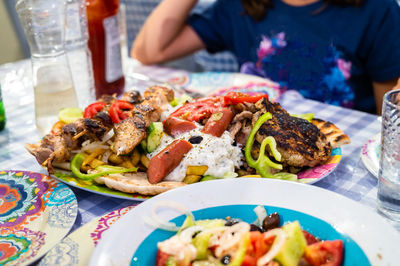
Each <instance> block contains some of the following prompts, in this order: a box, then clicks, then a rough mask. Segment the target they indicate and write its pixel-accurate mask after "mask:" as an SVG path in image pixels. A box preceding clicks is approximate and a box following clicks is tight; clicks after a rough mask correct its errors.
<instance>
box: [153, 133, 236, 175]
mask: <svg viewBox="0 0 400 266" xmlns="http://www.w3.org/2000/svg"><path fill="white" fill-rule="evenodd" d="M197 126H198V127H197V128H195V129H193V130H191V131H189V132H186V133H184V134H182V135H180V136H178V137H177V139H184V140H187V141H188V140H189V139H190V138H191V137H194V136H201V137H203V140H202V141H201V143H199V144H193V148H192V149H191V150H190V151H189V152H188V153H187V154H186V155H185V157H184V158H183V160H182V161H181V163H180V164H179V165H178V166H177V167H176V168H175V169H174V170H173V171H172V172H171V173H170V174H169V175H168V176H166V177H165V178H164V180H166V181H182V180H183V179H184V178H185V176H186V170H187V167H188V166H200V165H207V166H208V170H207V172H206V173H205V174H204V175H212V176H215V177H223V176H224V175H225V174H226V173H227V172H234V171H235V167H240V166H241V164H242V162H241V158H242V152H241V150H240V148H239V147H235V146H232V143H233V139H232V137H231V135H230V133H229V132H228V131H225V132H224V133H223V134H222V136H221V137H219V138H218V137H214V136H212V135H209V134H204V133H202V132H201V131H200V130H201V128H202V127H201V126H199V125H197ZM173 140H174V138H172V137H170V136H168V135H167V134H163V136H162V138H161V144H160V146H158V147H157V149H156V150H155V151H154V152H152V153H150V154H148V155H147V156H148V157H149V158H152V157H153V156H154V155H156V154H158V153H159V152H160V151H162V150H163V149H164V148H165V147H167V146H168V145H169V144H170V143H171V142H172V141H173Z"/></svg>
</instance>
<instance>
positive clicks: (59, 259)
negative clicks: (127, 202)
mask: <svg viewBox="0 0 400 266" xmlns="http://www.w3.org/2000/svg"><path fill="white" fill-rule="evenodd" d="M133 207H135V206H128V207H125V208H122V209H119V210H115V211H112V212H110V213H108V214H106V215H103V216H101V217H99V218H97V219H94V220H93V221H91V222H90V223H87V224H85V225H84V226H82V227H80V228H79V229H78V230H76V231H74V232H73V233H71V234H70V235H69V236H67V237H65V238H64V239H63V240H62V241H61V242H60V243H58V244H57V245H56V246H54V247H53V248H52V249H51V250H50V251H49V252H48V253H47V254H46V256H45V257H44V258H43V259H42V260H41V261H40V263H39V266H53V265H58V266H64V265H65V266H67V265H68V266H78V265H82V266H83V265H88V263H89V260H90V256H91V255H92V252H93V250H94V248H95V247H96V245H97V243H98V242H99V241H100V239H101V237H102V235H103V233H104V232H106V231H107V230H108V229H110V226H111V225H112V224H114V223H115V222H116V221H118V220H119V219H120V218H121V217H122V216H123V215H124V214H126V213H127V212H128V211H129V210H131V209H132V208H133Z"/></svg>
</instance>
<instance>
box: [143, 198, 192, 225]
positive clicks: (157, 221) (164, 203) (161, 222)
mask: <svg viewBox="0 0 400 266" xmlns="http://www.w3.org/2000/svg"><path fill="white" fill-rule="evenodd" d="M165 207H168V208H170V209H174V210H177V211H179V212H181V213H182V214H186V215H187V216H190V217H191V218H192V220H193V221H194V216H193V213H192V212H190V211H189V210H188V209H187V208H186V207H185V206H183V205H181V204H179V203H177V202H174V201H158V202H156V203H155V204H154V205H153V208H152V210H151V214H152V215H151V218H149V217H147V216H144V217H143V220H144V222H145V223H147V224H149V225H151V226H153V227H155V228H160V229H163V230H166V231H175V232H177V231H179V229H180V228H181V227H180V226H177V225H176V224H175V223H173V222H167V221H164V220H162V219H161V218H160V217H159V216H158V215H157V211H158V209H159V208H165Z"/></svg>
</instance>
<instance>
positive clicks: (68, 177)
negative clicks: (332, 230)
mask: <svg viewBox="0 0 400 266" xmlns="http://www.w3.org/2000/svg"><path fill="white" fill-rule="evenodd" d="M341 158H342V150H341V148H335V149H333V150H332V153H331V157H330V159H329V160H328V161H326V162H325V163H324V164H322V165H318V166H316V167H313V168H310V169H307V170H305V171H302V172H300V173H299V174H298V177H299V180H300V181H299V182H301V183H306V184H310V185H311V184H314V183H316V182H318V181H321V180H322V179H324V178H325V177H327V176H328V175H329V174H331V173H332V172H333V171H334V170H335V168H336V167H337V165H338V164H339V162H340V160H341ZM52 177H54V178H55V179H57V180H58V181H61V182H64V183H66V184H68V185H70V186H72V187H76V188H79V189H82V190H85V191H89V192H93V193H96V194H100V195H103V196H108V197H113V198H120V199H127V200H135V201H144V200H146V199H149V198H151V197H150V196H144V195H140V194H128V193H124V192H120V191H116V190H113V189H110V188H108V187H106V186H104V185H100V184H96V183H94V182H88V181H85V180H81V179H79V178H76V177H75V176H74V175H73V174H72V173H71V172H66V171H62V170H59V171H56V172H55V174H54V175H52Z"/></svg>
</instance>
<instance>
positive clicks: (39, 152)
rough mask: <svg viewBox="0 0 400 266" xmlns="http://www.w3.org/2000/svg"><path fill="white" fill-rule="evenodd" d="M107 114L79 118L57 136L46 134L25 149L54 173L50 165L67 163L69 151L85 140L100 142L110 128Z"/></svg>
mask: <svg viewBox="0 0 400 266" xmlns="http://www.w3.org/2000/svg"><path fill="white" fill-rule="evenodd" d="M112 125H113V123H112V121H111V118H110V117H109V116H108V114H107V113H104V112H99V113H97V114H96V115H95V116H94V117H93V118H81V119H78V120H76V121H75V122H73V123H71V124H68V125H65V126H63V128H62V131H61V132H60V133H58V134H47V135H46V136H44V138H43V139H42V140H41V141H40V142H39V143H37V144H27V145H25V147H26V149H27V150H28V151H29V152H30V153H31V154H32V155H33V156H35V158H36V160H37V161H38V163H39V164H40V165H46V166H47V171H48V172H49V173H50V174H52V173H53V172H54V170H53V166H52V163H53V162H56V163H60V162H65V161H68V160H69V159H70V157H71V150H73V149H76V148H78V147H79V146H80V144H81V143H82V142H83V141H84V140H87V139H91V140H101V139H102V138H103V137H104V135H105V134H107V133H108V131H110V129H111V128H112Z"/></svg>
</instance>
